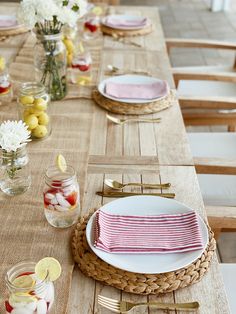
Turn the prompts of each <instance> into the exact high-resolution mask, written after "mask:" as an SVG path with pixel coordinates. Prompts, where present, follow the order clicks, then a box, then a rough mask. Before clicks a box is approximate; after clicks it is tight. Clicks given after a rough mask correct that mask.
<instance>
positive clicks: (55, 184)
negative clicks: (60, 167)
mask: <svg viewBox="0 0 236 314" xmlns="http://www.w3.org/2000/svg"><path fill="white" fill-rule="evenodd" d="M52 186H53V187H61V181H60V180H54V181H52Z"/></svg>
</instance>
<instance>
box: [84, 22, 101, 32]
mask: <svg viewBox="0 0 236 314" xmlns="http://www.w3.org/2000/svg"><path fill="white" fill-rule="evenodd" d="M84 26H85V27H86V28H87V29H89V30H90V32H91V33H94V32H96V30H97V29H98V26H97V25H94V24H91V22H85V24H84Z"/></svg>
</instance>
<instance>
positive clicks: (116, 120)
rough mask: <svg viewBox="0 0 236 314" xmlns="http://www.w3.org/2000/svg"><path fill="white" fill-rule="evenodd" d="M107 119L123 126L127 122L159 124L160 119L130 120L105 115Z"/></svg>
mask: <svg viewBox="0 0 236 314" xmlns="http://www.w3.org/2000/svg"><path fill="white" fill-rule="evenodd" d="M107 119H108V120H110V121H112V122H114V123H116V124H120V125H121V124H124V123H129V122H147V123H159V122H160V121H161V118H156V119H148V118H132V119H119V118H115V117H113V116H110V115H109V114H107Z"/></svg>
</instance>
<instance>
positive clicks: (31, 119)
mask: <svg viewBox="0 0 236 314" xmlns="http://www.w3.org/2000/svg"><path fill="white" fill-rule="evenodd" d="M24 121H25V123H26V124H27V126H28V127H29V129H30V130H33V129H34V128H36V126H37V125H38V118H37V117H36V116H35V115H34V114H30V115H28V116H26V118H25V119H24Z"/></svg>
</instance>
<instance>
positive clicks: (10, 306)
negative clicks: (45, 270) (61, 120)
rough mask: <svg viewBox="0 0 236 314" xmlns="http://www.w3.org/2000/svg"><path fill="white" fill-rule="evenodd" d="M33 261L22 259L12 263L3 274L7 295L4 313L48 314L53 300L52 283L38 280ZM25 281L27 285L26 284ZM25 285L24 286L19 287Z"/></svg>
mask: <svg viewBox="0 0 236 314" xmlns="http://www.w3.org/2000/svg"><path fill="white" fill-rule="evenodd" d="M35 265H36V263H34V262H29V261H24V262H20V263H18V264H16V265H14V266H13V267H12V268H11V269H10V270H9V271H7V273H6V276H5V282H6V286H7V297H6V300H5V308H6V313H7V314H10V313H22V314H31V313H35V314H48V313H50V310H51V308H52V305H53V302H54V285H53V283H52V282H49V281H47V280H39V279H37V277H36V275H35ZM27 283H28V284H29V286H27ZM20 286H26V287H20Z"/></svg>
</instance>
